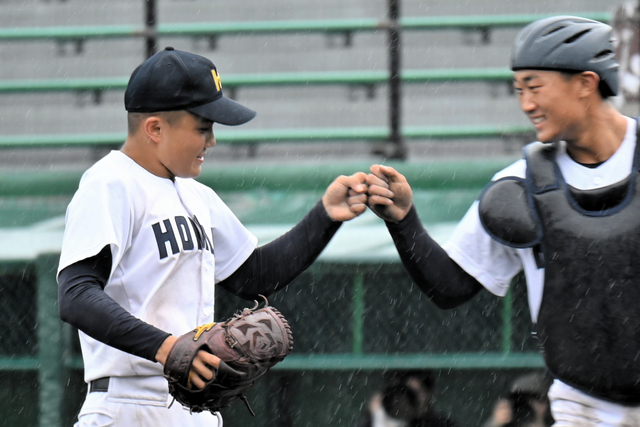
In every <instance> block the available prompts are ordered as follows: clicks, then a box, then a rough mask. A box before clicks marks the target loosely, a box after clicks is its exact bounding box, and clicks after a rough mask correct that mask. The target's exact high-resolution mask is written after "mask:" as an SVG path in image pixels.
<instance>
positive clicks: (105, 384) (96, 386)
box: [89, 377, 109, 393]
mask: <svg viewBox="0 0 640 427" xmlns="http://www.w3.org/2000/svg"><path fill="white" fill-rule="evenodd" d="M108 390H109V377H104V378H98V379H97V380H93V381H91V382H90V383H89V393H93V392H94V391H98V392H103V393H104V392H106V391H108Z"/></svg>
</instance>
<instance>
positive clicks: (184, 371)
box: [164, 297, 293, 415]
mask: <svg viewBox="0 0 640 427" xmlns="http://www.w3.org/2000/svg"><path fill="white" fill-rule="evenodd" d="M263 298H264V297H263ZM265 303H266V304H265V306H264V307H263V308H258V307H259V304H258V303H257V302H256V305H255V307H253V308H251V309H249V308H245V309H244V310H243V311H242V312H239V313H236V314H235V315H234V316H233V317H231V318H230V319H227V320H226V321H224V322H222V323H210V324H207V325H202V326H199V327H198V328H196V329H194V330H193V331H191V332H189V333H187V334H184V335H182V336H180V337H179V338H178V340H177V342H176V343H175V345H174V346H173V348H172V349H171V351H170V353H169V356H168V357H167V361H166V363H165V366H164V374H165V377H166V378H167V380H168V381H169V392H170V393H171V395H172V396H173V397H174V399H175V400H177V401H178V402H180V403H181V404H182V405H183V406H185V407H187V408H189V409H190V410H191V411H192V412H202V411H210V412H216V411H219V410H220V409H222V408H226V407H228V406H229V405H231V404H232V403H233V402H235V401H236V400H239V399H241V400H243V401H244V402H245V404H246V405H247V408H248V409H249V412H251V414H252V415H255V414H254V412H253V410H252V409H251V407H250V406H249V402H248V401H247V398H246V396H245V395H244V392H245V391H246V390H247V389H249V388H250V387H251V386H252V385H253V384H254V382H255V380H256V379H258V378H260V377H261V376H262V375H264V374H265V373H266V372H267V371H268V370H269V369H270V368H271V367H272V366H273V365H275V364H276V363H278V362H281V361H282V360H283V359H284V358H285V357H286V356H288V355H289V354H290V353H291V350H292V349H293V336H292V334H291V328H290V327H289V323H288V322H287V320H286V319H285V318H284V316H283V315H282V314H281V313H280V312H279V311H278V310H276V309H275V308H273V307H271V306H269V305H268V304H269V303H268V301H267V299H266V298H265ZM200 350H204V351H208V352H209V353H211V354H214V355H215V356H217V357H219V358H220V359H221V361H220V366H219V368H218V369H217V370H216V369H213V370H214V374H215V375H214V377H213V379H212V380H209V381H207V382H206V384H205V386H204V388H202V389H195V388H192V387H191V384H190V380H189V371H190V370H191V364H192V362H193V359H194V358H195V357H196V354H197V353H198V351H200Z"/></svg>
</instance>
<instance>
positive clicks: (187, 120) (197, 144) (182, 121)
mask: <svg viewBox="0 0 640 427" xmlns="http://www.w3.org/2000/svg"><path fill="white" fill-rule="evenodd" d="M215 145H216V140H215V137H214V135H213V122H212V121H210V120H206V119H204V118H201V117H199V116H196V115H194V114H191V113H188V112H186V111H184V112H180V115H179V116H178V117H176V118H175V119H174V120H171V123H170V122H168V121H165V124H164V126H163V131H162V137H161V140H160V141H159V143H158V151H157V158H158V161H159V162H160V164H161V165H162V166H163V167H164V169H165V172H166V175H165V174H163V175H165V178H174V177H176V176H177V177H180V178H195V177H197V176H198V175H200V172H201V171H202V163H203V162H204V156H205V153H206V150H207V148H210V147H213V146H215Z"/></svg>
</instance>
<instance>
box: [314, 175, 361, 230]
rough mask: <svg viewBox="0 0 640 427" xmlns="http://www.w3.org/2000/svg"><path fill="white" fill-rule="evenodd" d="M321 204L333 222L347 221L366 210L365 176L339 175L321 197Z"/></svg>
mask: <svg viewBox="0 0 640 427" xmlns="http://www.w3.org/2000/svg"><path fill="white" fill-rule="evenodd" d="M322 204H323V205H324V208H325V210H326V211H327V214H328V215H329V216H330V217H331V219H332V220H334V221H348V220H350V219H353V218H355V217H357V216H358V215H360V214H361V213H362V212H364V211H365V210H366V209H367V174H365V173H364V172H357V173H354V174H353V175H350V176H345V175H340V176H339V177H337V178H336V179H335V180H334V181H333V182H332V183H331V184H330V185H329V187H328V188H327V191H325V193H324V196H322Z"/></svg>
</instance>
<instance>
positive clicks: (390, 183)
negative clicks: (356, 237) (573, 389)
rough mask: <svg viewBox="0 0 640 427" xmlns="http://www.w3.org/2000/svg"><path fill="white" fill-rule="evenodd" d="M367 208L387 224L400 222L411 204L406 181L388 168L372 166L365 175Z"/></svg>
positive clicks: (410, 192) (409, 190) (410, 193)
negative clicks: (387, 222) (367, 196)
mask: <svg viewBox="0 0 640 427" xmlns="http://www.w3.org/2000/svg"><path fill="white" fill-rule="evenodd" d="M367 184H368V187H369V188H368V190H367V191H368V194H369V198H368V202H367V205H368V206H369V208H370V209H371V210H372V211H373V212H374V213H375V214H376V215H378V216H379V217H380V218H382V219H384V220H385V221H389V222H398V221H402V220H403V219H404V217H405V216H407V213H409V210H410V209H411V204H412V203H413V192H412V191H411V186H409V183H408V182H407V179H406V178H405V177H404V176H403V175H402V174H401V173H399V172H398V171H396V170H395V169H394V168H392V167H390V166H382V165H373V166H371V173H370V174H369V175H367Z"/></svg>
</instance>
